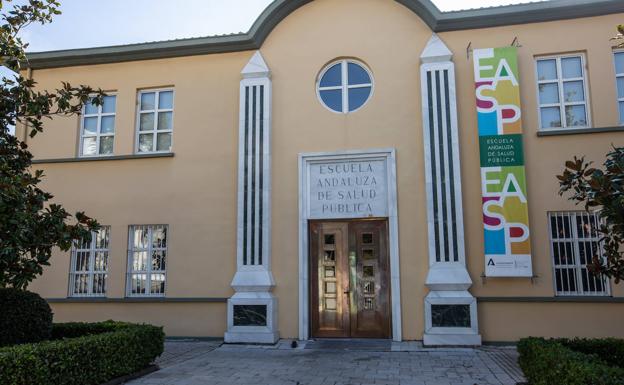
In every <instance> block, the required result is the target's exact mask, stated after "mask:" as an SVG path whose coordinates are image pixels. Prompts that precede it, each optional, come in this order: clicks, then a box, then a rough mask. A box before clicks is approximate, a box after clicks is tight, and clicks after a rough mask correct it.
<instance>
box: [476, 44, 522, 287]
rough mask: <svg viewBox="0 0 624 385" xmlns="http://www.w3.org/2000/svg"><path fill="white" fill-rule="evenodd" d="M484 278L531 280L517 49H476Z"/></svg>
mask: <svg viewBox="0 0 624 385" xmlns="http://www.w3.org/2000/svg"><path fill="white" fill-rule="evenodd" d="M473 55H474V76H475V95H476V99H477V124H478V127H479V150H480V155H481V156H480V160H481V196H482V205H483V234H484V243H485V275H486V276H488V277H531V276H532V275H533V269H532V266H531V237H530V231H529V208H528V199H527V184H526V175H525V168H524V149H523V146H522V117H521V112H520V86H519V78H518V53H517V49H516V47H503V48H488V49H478V50H474V52H473Z"/></svg>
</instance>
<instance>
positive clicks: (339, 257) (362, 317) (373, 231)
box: [309, 219, 391, 338]
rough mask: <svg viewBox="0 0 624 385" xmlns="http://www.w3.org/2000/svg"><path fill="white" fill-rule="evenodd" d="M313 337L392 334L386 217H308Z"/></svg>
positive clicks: (360, 336)
mask: <svg viewBox="0 0 624 385" xmlns="http://www.w3.org/2000/svg"><path fill="white" fill-rule="evenodd" d="M309 231H310V234H309V235H310V238H309V239H310V242H309V244H310V286H311V287H310V289H311V290H310V293H311V295H310V297H311V298H310V316H311V321H312V322H311V333H312V337H321V338H331V337H334V338H390V336H391V330H390V325H391V322H390V316H391V315H390V266H389V258H388V254H389V253H388V221H387V220H377V219H375V220H352V221H311V222H310V224H309Z"/></svg>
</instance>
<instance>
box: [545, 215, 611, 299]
mask: <svg viewBox="0 0 624 385" xmlns="http://www.w3.org/2000/svg"><path fill="white" fill-rule="evenodd" d="M549 222H550V244H551V254H552V257H553V264H554V270H555V271H554V280H555V291H556V294H557V295H562V296H565V295H609V282H608V280H607V279H606V277H595V276H594V275H592V273H590V272H589V270H587V264H589V263H591V261H592V258H593V257H594V255H596V254H597V253H599V252H600V250H599V248H600V245H599V243H598V241H599V239H600V234H599V233H598V225H599V218H598V216H597V215H596V214H595V213H587V212H585V211H578V212H575V211H572V212H553V213H549Z"/></svg>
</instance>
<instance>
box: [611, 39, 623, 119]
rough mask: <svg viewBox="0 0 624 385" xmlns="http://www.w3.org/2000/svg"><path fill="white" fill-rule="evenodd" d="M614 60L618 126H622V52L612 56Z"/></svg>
mask: <svg viewBox="0 0 624 385" xmlns="http://www.w3.org/2000/svg"><path fill="white" fill-rule="evenodd" d="M613 55H614V59H615V81H616V82H617V101H618V110H619V111H620V124H622V125H624V51H618V52H615V53H614V54H613Z"/></svg>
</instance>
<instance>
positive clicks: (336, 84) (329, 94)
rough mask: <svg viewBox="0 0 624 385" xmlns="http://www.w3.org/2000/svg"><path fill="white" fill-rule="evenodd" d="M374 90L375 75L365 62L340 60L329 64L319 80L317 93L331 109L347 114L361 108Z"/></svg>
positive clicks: (322, 101)
mask: <svg viewBox="0 0 624 385" xmlns="http://www.w3.org/2000/svg"><path fill="white" fill-rule="evenodd" d="M372 92H373V77H372V75H371V73H370V71H369V70H368V69H367V68H366V67H365V66H364V64H362V63H360V62H357V61H354V60H340V61H337V62H333V63H331V64H330V65H328V66H327V67H326V68H325V69H324V70H323V71H321V74H320V75H319V78H318V81H317V94H318V98H319V100H320V101H321V103H322V104H323V105H324V106H325V107H327V108H328V109H329V110H331V111H334V112H338V113H343V114H346V113H348V112H353V111H356V110H358V109H360V108H361V107H362V106H363V105H364V104H365V103H366V102H367V101H368V99H370V96H371V94H372Z"/></svg>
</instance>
